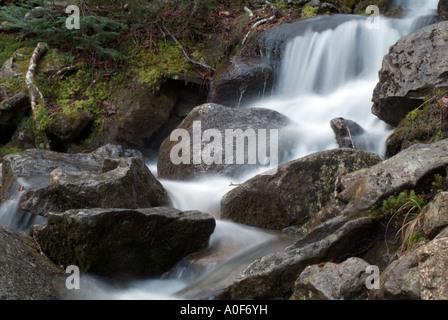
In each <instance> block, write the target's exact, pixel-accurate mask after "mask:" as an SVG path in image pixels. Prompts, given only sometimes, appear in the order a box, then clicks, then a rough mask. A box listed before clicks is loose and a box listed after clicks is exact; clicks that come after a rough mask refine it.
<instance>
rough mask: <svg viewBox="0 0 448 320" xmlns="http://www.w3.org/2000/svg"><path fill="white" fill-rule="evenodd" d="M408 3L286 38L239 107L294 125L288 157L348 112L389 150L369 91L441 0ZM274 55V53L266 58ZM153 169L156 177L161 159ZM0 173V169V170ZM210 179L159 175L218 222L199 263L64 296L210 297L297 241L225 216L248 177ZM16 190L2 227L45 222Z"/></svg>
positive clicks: (177, 197) (172, 191)
mask: <svg viewBox="0 0 448 320" xmlns="http://www.w3.org/2000/svg"><path fill="white" fill-rule="evenodd" d="M395 3H396V4H402V5H404V6H406V7H407V8H409V10H408V11H407V13H406V16H405V17H404V18H402V19H399V20H398V19H388V18H386V17H383V16H381V18H380V27H379V29H369V28H367V27H366V19H365V18H361V17H359V16H351V17H350V16H347V19H345V21H344V22H341V23H340V24H339V25H338V26H337V27H331V28H325V27H323V28H320V29H321V30H319V31H314V30H312V28H310V30H308V31H306V32H304V33H303V34H302V35H301V36H299V37H297V38H295V39H293V40H291V41H289V42H288V43H287V45H286V48H285V51H284V54H283V57H282V61H281V63H280V66H279V67H278V70H276V74H277V76H276V78H277V79H276V83H275V89H274V91H273V93H272V94H271V95H270V96H269V95H264V98H263V99H262V100H261V101H257V102H256V103H253V104H251V105H242V106H240V107H242V108H244V107H258V108H267V109H272V110H275V111H278V112H280V113H282V114H284V115H286V116H288V117H290V118H291V119H293V120H294V121H295V122H296V123H297V126H296V127H295V128H294V132H295V134H296V135H297V136H296V137H295V140H298V141H299V143H298V144H297V145H296V147H295V149H294V152H293V154H292V155H291V158H290V159H287V160H294V159H298V158H300V157H303V156H306V155H309V154H311V153H314V152H318V151H323V150H328V149H332V148H336V147H337V144H336V141H335V138H334V133H333V131H332V129H331V127H330V121H331V120H332V119H334V118H338V117H343V118H346V119H350V120H353V121H355V122H357V123H358V124H359V125H361V126H362V127H363V128H364V129H365V136H364V140H365V142H366V143H365V145H366V146H367V150H366V151H371V152H374V153H377V154H379V155H381V156H382V155H384V154H385V145H386V144H385V141H386V139H387V137H388V136H389V135H390V134H391V132H392V128H390V127H388V126H387V125H386V124H385V123H384V122H382V121H380V120H378V119H377V118H376V117H375V116H374V115H373V114H372V113H371V106H372V102H371V98H372V92H373V89H374V88H375V86H376V84H377V82H378V71H379V70H380V68H381V63H382V59H383V57H384V55H385V54H386V53H387V51H388V48H389V46H391V45H392V44H394V43H395V42H396V41H397V40H398V39H400V38H401V37H403V36H405V35H407V34H409V33H410V32H412V31H414V30H415V29H418V28H419V27H420V26H421V25H420V24H422V23H424V22H425V17H426V16H428V15H431V14H434V13H435V10H436V8H437V4H438V0H427V1H425V2H424V3H423V1H419V0H396V1H395ZM331 19H334V18H333V17H326V16H319V17H316V18H313V19H312V21H313V22H311V24H313V23H314V24H320V25H325V24H326V23H328V22H331V21H330V20H331ZM310 21H311V20H310ZM267 58H269V57H267ZM147 165H148V167H149V168H150V169H151V171H152V172H153V174H154V175H155V176H157V170H156V164H155V163H148V164H147ZM0 169H1V166H0ZM0 171H1V170H0ZM252 175H253V173H252V174H246V175H244V176H241V177H239V178H238V179H230V178H224V177H213V176H210V177H206V178H202V179H198V180H195V181H190V182H182V181H179V182H178V181H168V180H163V179H162V180H160V182H161V183H162V184H163V186H164V187H165V189H166V190H167V191H168V193H169V196H170V197H171V199H172V202H173V206H174V207H176V208H178V209H181V210H192V209H194V210H200V211H203V212H207V213H210V214H211V215H213V216H214V217H215V218H216V221H217V225H216V229H215V232H214V234H213V235H212V237H211V239H210V242H209V245H208V248H207V249H206V250H204V252H203V253H202V256H201V257H200V258H199V259H197V261H195V263H191V264H188V263H185V262H181V263H179V264H178V265H177V266H176V267H175V268H174V269H173V270H171V271H170V272H169V273H168V274H167V275H165V276H164V277H162V278H159V279H147V280H138V281H127V282H125V283H123V282H117V283H111V282H106V281H103V280H101V279H99V278H96V277H92V276H89V275H82V277H81V290H75V291H77V292H75V293H73V292H71V293H70V295H67V296H65V297H64V298H66V299H120V300H122V299H133V300H135V299H151V300H157V299H199V298H202V297H210V296H213V293H214V292H216V290H218V289H219V288H222V287H224V286H225V285H226V283H228V282H229V281H231V279H232V278H234V277H238V275H239V274H240V273H241V272H242V271H243V270H244V268H245V267H246V266H247V265H248V264H249V263H250V262H252V261H254V260H255V259H257V258H260V257H262V256H264V255H266V254H268V253H270V252H273V251H278V250H281V249H283V248H284V247H286V246H287V245H288V244H290V243H292V242H293V241H294V238H292V237H290V236H287V235H286V234H282V233H279V232H272V231H267V230H260V229H256V228H251V227H248V226H243V225H240V224H236V223H232V222H229V221H225V220H221V219H220V207H219V205H220V200H221V198H222V196H223V195H224V194H226V193H227V192H228V191H230V190H231V189H232V188H233V187H232V186H231V185H232V184H238V183H242V182H244V181H246V180H247V179H249V178H250V177H251V176H252ZM18 197H20V194H18V195H17V196H16V197H15V198H14V199H10V200H8V201H6V202H5V203H4V204H2V205H1V206H0V224H3V225H6V226H8V227H11V228H13V229H14V230H18V231H23V230H26V229H27V228H29V226H30V225H33V224H36V223H42V221H41V220H40V219H39V218H36V217H30V216H26V215H24V213H23V212H22V213H21V212H20V211H19V210H18V200H17V198H18Z"/></svg>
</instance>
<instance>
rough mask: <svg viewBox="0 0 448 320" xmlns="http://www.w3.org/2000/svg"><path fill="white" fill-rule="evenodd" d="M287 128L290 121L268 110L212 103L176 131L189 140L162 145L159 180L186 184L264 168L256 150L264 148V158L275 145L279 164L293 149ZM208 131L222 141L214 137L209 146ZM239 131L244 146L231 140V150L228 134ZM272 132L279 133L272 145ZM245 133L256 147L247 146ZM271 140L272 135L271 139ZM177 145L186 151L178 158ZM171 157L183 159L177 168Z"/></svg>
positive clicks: (249, 144) (174, 140) (177, 139)
mask: <svg viewBox="0 0 448 320" xmlns="http://www.w3.org/2000/svg"><path fill="white" fill-rule="evenodd" d="M289 124H292V120H290V119H289V118H288V117H286V116H283V115H282V114H280V113H278V112H276V111H272V110H268V109H261V108H229V107H224V106H221V105H218V104H213V103H210V104H204V105H201V106H198V107H196V108H194V109H193V110H192V111H191V112H190V113H189V114H188V116H187V117H186V118H185V119H184V121H182V123H181V124H180V125H179V126H178V128H177V130H176V131H177V132H179V131H182V132H183V133H185V134H186V135H187V136H188V137H182V136H181V137H180V138H179V137H178V136H177V135H176V137H173V138H171V136H170V137H167V138H166V139H165V140H164V142H163V143H162V145H161V147H160V152H159V159H158V163H157V173H158V176H159V177H160V178H164V179H173V180H185V179H190V178H195V177H198V176H201V175H205V174H217V175H223V176H237V175H239V174H241V173H243V172H244V171H246V170H255V169H257V168H262V167H264V164H263V163H262V162H261V161H260V156H261V154H262V153H261V152H260V151H257V150H259V148H261V147H262V146H263V145H264V147H265V150H266V151H267V152H265V155H266V156H267V155H268V153H269V151H270V150H271V148H272V150H275V149H274V147H276V145H275V143H276V142H278V145H277V147H278V159H277V161H281V160H282V159H284V158H286V156H287V154H288V153H289V152H290V150H291V148H292V146H293V145H294V141H293V140H294V138H291V135H289V134H288V132H289V131H288V125H289ZM211 130H213V133H217V134H219V135H220V136H221V137H220V138H221V139H220V138H219V137H215V136H214V135H213V137H214V138H215V139H216V140H213V141H211V142H210V140H207V138H205V137H203V135H204V136H205V133H207V132H211ZM238 130H240V131H241V132H240V133H241V134H240V135H238V136H240V137H241V138H243V140H244V146H242V145H241V143H239V142H238V139H233V140H232V141H233V142H232V144H233V148H232V146H230V145H228V144H227V142H228V140H227V138H229V137H231V134H230V133H229V131H232V132H234V133H235V134H237V133H238ZM262 130H266V131H265V133H266V135H265V137H266V139H264V137H263V135H262V133H263V131H262ZM271 130H278V141H275V140H273V141H271ZM176 131H173V133H176ZM246 133H247V136H252V138H254V139H255V143H254V141H253V140H252V139H249V140H250V141H249V142H247V141H246V140H248V139H245V138H244V137H242V136H243V135H245V134H246ZM251 133H252V135H251ZM196 137H198V143H194V142H196V141H195V139H196ZM274 137H275V136H274V135H272V139H274ZM187 138H188V139H187ZM229 140H230V139H229ZM235 140H236V142H235ZM180 144H183V146H184V147H185V148H186V149H187V150H181V152H180V153H181V154H182V155H179V149H178V147H179V145H180ZM252 148H254V149H255V153H252V152H251V150H250V149H252ZM272 150H271V151H272ZM252 151H253V150H252ZM275 151H276V150H275ZM172 153H174V155H175V156H176V157H178V156H179V157H182V158H183V157H185V159H182V162H180V163H179V164H177V163H175V161H173V159H172ZM226 153H228V154H229V155H230V156H231V158H230V160H231V161H229V159H228V158H227V157H226V156H227V155H226ZM257 154H258V156H257ZM205 155H206V156H207V157H208V158H212V159H211V160H213V161H209V160H207V162H206V161H205V160H204V156H205ZM239 155H243V158H244V159H239V158H238V157H239ZM250 155H254V156H255V158H256V159H255V161H253V162H252V163H251V162H250V161H249V156H250ZM241 160H243V161H241ZM271 162H274V157H273V156H271V157H270V159H269V161H268V165H269V164H272V163H271ZM274 165H275V163H274Z"/></svg>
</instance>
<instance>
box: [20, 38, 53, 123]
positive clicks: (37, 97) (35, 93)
mask: <svg viewBox="0 0 448 320" xmlns="http://www.w3.org/2000/svg"><path fill="white" fill-rule="evenodd" d="M47 49H48V46H47V44H46V43H43V42H39V43H38V44H37V46H36V49H34V52H33V55H32V56H31V59H30V66H29V67H28V71H27V73H26V78H25V82H26V86H27V87H28V91H29V94H30V99H31V110H32V111H33V117H34V118H35V109H36V106H37V105H39V104H42V105H43V106H45V101H44V96H43V95H42V92H40V90H39V88H38V87H37V85H36V84H35V83H34V76H35V75H36V71H37V65H38V63H39V60H40V58H41V57H42V55H43V54H44V53H45V52H46V51H47Z"/></svg>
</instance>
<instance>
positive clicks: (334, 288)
mask: <svg viewBox="0 0 448 320" xmlns="http://www.w3.org/2000/svg"><path fill="white" fill-rule="evenodd" d="M368 266H369V264H368V263H367V262H365V261H364V260H362V259H359V258H350V259H348V260H346V261H344V262H343V263H341V264H335V263H331V262H330V263H326V264H325V265H312V266H308V267H307V268H306V269H305V270H304V271H303V272H302V273H301V274H300V276H299V278H298V279H297V281H296V283H295V285H294V294H293V295H292V297H291V300H365V299H366V298H367V290H366V280H367V277H368V276H369V274H368V273H366V270H367V267H368Z"/></svg>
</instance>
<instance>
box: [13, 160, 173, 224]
mask: <svg viewBox="0 0 448 320" xmlns="http://www.w3.org/2000/svg"><path fill="white" fill-rule="evenodd" d="M168 204H169V200H168V195H167V192H166V191H165V189H164V188H163V186H162V185H161V184H160V182H159V181H157V180H156V179H155V177H154V176H153V175H152V173H151V171H150V170H149V169H148V167H147V166H146V165H145V163H144V162H143V161H142V160H141V159H139V158H118V159H113V158H106V159H105V160H104V163H103V166H102V168H101V170H100V171H99V172H91V171H67V170H61V169H55V170H54V171H52V172H51V174H50V182H49V185H48V186H46V187H43V188H37V189H35V190H32V191H28V192H26V193H25V195H24V197H23V198H22V201H21V203H20V207H21V208H22V210H25V211H27V212H31V213H33V214H36V215H42V216H46V214H47V213H48V212H64V211H66V210H69V209H75V208H127V209H137V208H151V207H159V206H165V205H168Z"/></svg>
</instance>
